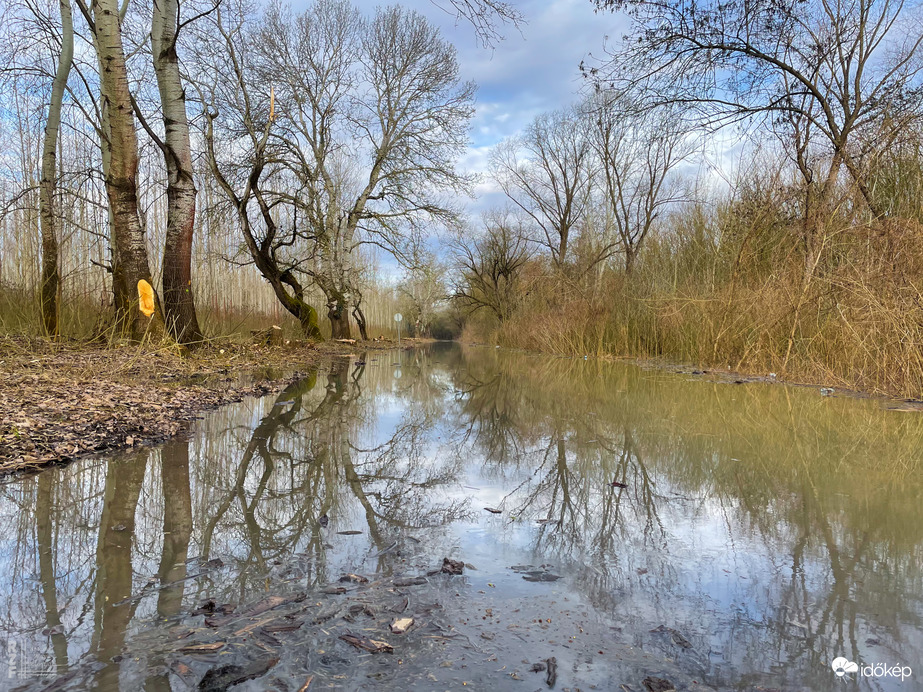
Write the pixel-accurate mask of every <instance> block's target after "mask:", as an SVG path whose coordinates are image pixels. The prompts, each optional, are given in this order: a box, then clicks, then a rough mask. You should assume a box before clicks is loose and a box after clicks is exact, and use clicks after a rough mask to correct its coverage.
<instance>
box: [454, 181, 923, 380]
mask: <svg viewBox="0 0 923 692" xmlns="http://www.w3.org/2000/svg"><path fill="white" fill-rule="evenodd" d="M793 194H794V193H791V192H788V191H785V190H783V191H782V192H779V191H777V190H772V189H770V190H762V191H760V190H757V192H753V191H751V192H750V193H748V194H746V195H745V194H743V193H737V194H735V195H734V196H732V197H731V198H730V199H727V200H724V201H721V202H714V203H711V202H701V203H696V204H690V205H688V206H687V207H685V208H683V209H681V210H679V211H677V212H675V213H674V214H673V215H672V216H671V217H670V218H669V219H667V220H665V222H664V223H663V224H662V225H661V227H660V229H659V232H658V233H657V234H656V235H653V236H651V237H650V238H649V239H648V241H647V243H646V245H645V246H644V247H643V248H642V252H641V255H640V257H639V259H638V261H637V263H636V266H635V268H634V269H633V271H632V273H631V274H630V275H628V274H626V273H625V271H624V269H623V268H621V267H620V266H619V264H620V262H621V258H620V256H618V255H616V256H614V257H612V258H611V259H610V260H609V261H608V262H607V263H604V264H602V265H597V266H595V267H593V268H592V269H591V270H588V269H587V267H586V266H585V265H584V266H581V264H580V260H579V259H577V260H575V261H574V262H573V263H572V264H571V265H567V266H565V267H564V268H563V270H562V269H561V268H557V267H551V266H550V263H546V262H544V261H542V260H535V261H533V262H532V263H531V264H530V265H529V266H528V267H527V268H526V270H525V271H524V272H523V276H522V279H521V283H520V293H521V295H520V300H519V301H518V302H517V304H516V307H515V309H514V310H513V314H512V316H511V318H510V319H508V320H507V321H506V322H505V323H503V324H500V323H497V322H496V320H492V319H490V318H489V316H488V315H487V314H486V311H481V313H476V314H475V315H473V316H472V317H471V318H470V319H469V321H468V323H467V325H466V330H467V331H466V336H467V338H468V339H470V340H475V341H488V342H490V343H497V344H501V345H505V346H512V347H521V348H527V349H535V350H539V351H546V352H551V353H559V354H567V355H576V356H583V355H593V356H599V355H613V356H635V357H662V358H665V359H668V360H676V361H685V362H692V363H697V364H700V365H709V366H716V367H729V368H731V369H733V370H739V371H749V372H756V373H770V372H775V373H778V374H779V375H780V376H784V377H786V378H788V379H790V380H795V381H805V382H813V383H825V384H830V385H837V386H845V387H851V388H856V389H861V390H864V391H868V392H872V393H876V394H887V395H893V396H900V397H915V398H916V397H920V396H923V351H921V348H920V346H921V344H923V252H921V250H920V248H921V247H923V242H921V241H923V227H921V224H920V222H919V220H918V219H919V216H920V215H919V214H918V213H917V212H916V211H914V209H907V208H903V207H901V205H894V208H895V209H897V210H898V211H899V212H900V213H903V214H905V215H904V216H900V217H897V216H895V217H894V218H888V219H881V220H869V219H867V218H864V217H863V216H862V215H861V214H860V213H858V212H855V211H854V210H855V209H856V208H857V207H856V206H854V205H850V204H849V203H848V200H844V201H843V202H842V203H841V204H840V205H839V207H837V208H834V209H833V210H832V211H831V212H829V215H828V217H827V218H824V219H822V220H821V222H820V223H819V224H818V226H817V228H816V230H815V231H814V232H813V234H812V236H811V238H810V239H809V240H810V244H811V248H812V252H811V254H810V255H808V254H807V252H806V243H807V242H808V241H807V240H806V239H805V231H804V227H805V223H804V220H803V218H801V217H800V216H799V210H798V207H797V199H795V198H793ZM903 206H904V207H906V206H907V205H903ZM482 313H483V314H482Z"/></svg>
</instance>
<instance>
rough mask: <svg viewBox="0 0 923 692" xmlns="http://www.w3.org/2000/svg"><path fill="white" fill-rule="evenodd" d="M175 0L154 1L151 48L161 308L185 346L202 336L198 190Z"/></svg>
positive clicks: (170, 326) (177, 10) (171, 329)
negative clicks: (196, 287) (157, 134)
mask: <svg viewBox="0 0 923 692" xmlns="http://www.w3.org/2000/svg"><path fill="white" fill-rule="evenodd" d="M178 17H179V0H155V1H154V14H153V19H152V21H151V52H152V53H153V56H154V72H155V74H156V75H157V86H158V88H159V90H160V103H161V107H162V109H163V124H164V140H163V145H164V146H163V153H164V159H165V161H166V167H167V237H166V242H165V243H164V246H163V308H164V316H165V318H166V322H167V326H168V327H169V329H170V332H171V333H172V334H173V336H174V337H175V338H176V340H177V341H178V342H180V343H183V344H188V343H191V342H196V341H201V340H202V331H201V329H200V328H199V321H198V319H197V318H196V310H195V300H194V297H193V293H192V234H193V229H194V227H195V212H196V208H195V200H196V188H195V183H194V181H193V178H192V145H191V143H190V140H189V119H188V117H187V115H186V93H185V90H184V89H183V83H182V79H181V78H180V71H179V58H178V56H177V54H176V33H177V31H178V27H177V21H178Z"/></svg>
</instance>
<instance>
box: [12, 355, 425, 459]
mask: <svg viewBox="0 0 923 692" xmlns="http://www.w3.org/2000/svg"><path fill="white" fill-rule="evenodd" d="M405 343H407V341H406V340H405ZM411 343H412V342H411ZM408 345H410V344H408ZM395 346H396V344H395V343H393V342H391V341H387V340H382V341H375V342H358V343H356V344H345V343H336V342H325V343H321V344H309V343H288V344H287V345H284V346H274V347H270V346H265V345H257V344H235V343H232V342H230V341H228V342H225V343H218V342H216V343H212V344H209V345H208V346H206V347H203V348H200V349H197V350H195V351H193V352H192V353H186V354H183V353H181V352H180V351H179V350H178V349H177V348H176V347H172V348H171V347H164V348H159V349H158V348H155V347H152V346H150V345H146V346H138V345H130V346H123V347H120V348H118V347H117V348H104V347H100V346H97V345H89V344H86V343H80V342H63V343H62V342H52V341H47V340H41V339H28V338H23V337H0V474H7V473H10V472H14V471H22V470H27V469H35V468H39V467H42V466H46V465H48V464H52V463H60V462H64V461H69V460H71V459H74V458H76V457H79V456H82V455H85V454H91V453H97V452H101V451H109V450H114V449H120V448H124V447H131V446H134V445H139V444H146V443H152V442H157V441H161V440H163V439H165V438H167V437H170V436H173V435H176V434H178V433H180V432H182V431H183V429H184V428H185V426H186V425H187V424H188V422H189V421H191V420H193V419H195V418H197V417H198V416H199V414H200V412H202V411H205V410H208V409H213V408H216V407H218V406H221V405H222V404H226V403H229V402H232V401H239V400H240V399H242V398H244V397H246V396H261V395H264V394H268V393H270V392H274V391H277V390H280V389H282V388H283V387H285V386H286V385H287V384H289V383H290V382H292V381H293V380H295V379H298V378H299V377H300V376H301V373H303V372H305V371H306V370H309V369H311V368H313V367H316V366H318V365H320V364H321V363H323V362H324V361H325V360H329V359H333V358H341V357H349V355H350V354H354V353H359V352H362V351H365V350H369V349H387V348H394V347H395Z"/></svg>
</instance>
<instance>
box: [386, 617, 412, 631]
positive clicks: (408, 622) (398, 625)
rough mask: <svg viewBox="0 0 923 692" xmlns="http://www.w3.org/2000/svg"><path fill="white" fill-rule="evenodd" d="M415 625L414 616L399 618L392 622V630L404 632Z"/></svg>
mask: <svg viewBox="0 0 923 692" xmlns="http://www.w3.org/2000/svg"><path fill="white" fill-rule="evenodd" d="M412 625H413V618H398V619H396V620H395V621H394V622H392V623H391V631H392V632H393V633H394V634H404V632H406V631H407V630H409V629H410V627H411V626H412Z"/></svg>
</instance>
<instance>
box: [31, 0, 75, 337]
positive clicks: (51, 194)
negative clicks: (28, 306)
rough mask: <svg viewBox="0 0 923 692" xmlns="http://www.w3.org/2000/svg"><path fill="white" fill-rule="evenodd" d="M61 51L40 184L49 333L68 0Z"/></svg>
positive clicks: (55, 280) (70, 44) (54, 295)
mask: <svg viewBox="0 0 923 692" xmlns="http://www.w3.org/2000/svg"><path fill="white" fill-rule="evenodd" d="M60 8H61V10H60V11H61V52H60V53H59V54H58V67H57V70H56V72H55V75H54V80H53V81H52V85H51V100H50V102H49V105H48V118H47V120H46V121H45V139H44V141H43V143H42V180H41V183H40V187H39V216H40V218H41V224H42V294H41V295H42V321H43V323H44V325H45V332H46V333H47V334H48V335H49V336H52V337H54V336H57V334H58V309H59V306H58V291H59V284H60V281H61V277H60V274H59V271H58V229H57V223H56V215H55V191H56V190H57V178H58V167H57V148H58V131H59V130H60V127H61V107H62V106H63V104H64V91H65V89H66V88H67V78H68V76H69V75H70V71H71V63H72V62H73V59H74V20H73V16H72V13H71V6H70V2H69V0H60Z"/></svg>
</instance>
